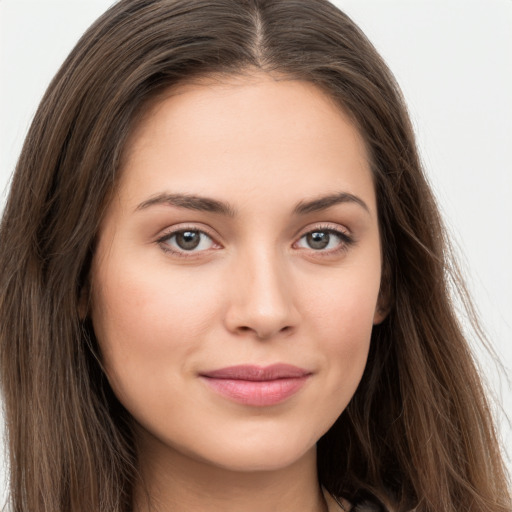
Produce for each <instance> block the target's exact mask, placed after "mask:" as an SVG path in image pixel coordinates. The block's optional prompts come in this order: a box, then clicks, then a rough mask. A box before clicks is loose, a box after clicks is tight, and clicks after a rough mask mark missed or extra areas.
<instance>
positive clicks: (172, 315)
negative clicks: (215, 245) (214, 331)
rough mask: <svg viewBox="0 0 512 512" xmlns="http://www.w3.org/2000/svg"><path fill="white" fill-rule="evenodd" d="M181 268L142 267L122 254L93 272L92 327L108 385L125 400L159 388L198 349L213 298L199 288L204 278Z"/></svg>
mask: <svg viewBox="0 0 512 512" xmlns="http://www.w3.org/2000/svg"><path fill="white" fill-rule="evenodd" d="M185 274H186V273H181V272H174V273H171V271H169V269H165V271H162V268H160V267H156V266H149V265H148V266H147V267H146V268H145V270H144V271H143V272H141V271H140V266H139V265H134V264H132V263H131V260H130V258H129V257H126V258H119V259H118V260H117V261H110V262H109V264H108V265H103V266H102V267H101V268H100V269H99V272H98V273H97V274H96V276H95V282H96V283H101V285H100V286H99V285H98V286H96V287H95V288H94V289H93V294H92V304H93V308H92V319H93V325H94V330H95V333H96V337H97V339H98V343H99V345H100V348H101V353H102V357H103V362H104V365H105V369H106V372H107V376H108V378H109V381H110V383H111V386H112V388H113V389H114V391H115V392H116V394H117V395H118V398H120V400H121V401H122V402H123V403H125V402H128V403H125V405H126V406H129V402H130V401H132V398H136V396H137V395H138V394H139V393H142V389H144V390H145V393H147V394H148V396H151V395H150V393H149V391H150V390H151V388H154V391H155V393H156V394H158V392H159V390H160V389H162V383H165V382H167V383H168V384H169V385H171V384H172V382H173V381H174V379H176V375H177V372H176V370H177V369H180V370H183V371H186V370H187V368H186V365H187V362H188V361H190V360H192V359H193V354H194V352H196V351H198V350H199V349H200V340H201V339H202V338H203V336H204V333H205V332H206V331H207V330H208V327H209V326H210V324H211V321H212V319H213V317H214V313H215V307H216V300H215V297H214V296H213V294H209V293H205V290H204V289H202V288H204V287H203V286H201V284H205V283H204V280H201V279H194V278H191V276H187V275H185ZM212 288H213V287H211V286H207V287H206V289H207V290H208V289H212ZM183 367H185V368H183ZM157 379H160V380H161V381H160V382H159V383H158V382H157ZM142 398H143V399H144V397H142Z"/></svg>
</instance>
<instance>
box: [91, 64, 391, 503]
mask: <svg viewBox="0 0 512 512" xmlns="http://www.w3.org/2000/svg"><path fill="white" fill-rule="evenodd" d="M340 193H344V194H351V195H352V196H354V197H355V198H356V200H354V199H353V198H352V197H349V200H345V201H342V202H338V203H336V204H332V205H331V206H329V207H324V208H322V209H319V210H317V211H309V212H302V213H297V212H296V211H295V210H296V207H297V205H298V204H304V203H305V202H309V201H312V200H316V199H318V198H321V197H324V196H333V195H338V194H340ZM163 194H187V195H194V196H201V197H208V198H213V199H215V200H217V201H221V202H223V203H226V204H228V205H229V208H230V211H229V215H227V214H226V212H224V213H222V212H220V213H219V212H211V211H201V210H197V209H192V208H188V207H185V206H183V205H181V206H179V205H178V206H177V205H175V204H174V205H173V204H170V203H169V202H165V201H162V200H161V199H162V195H163ZM317 206H318V205H317ZM324 206H325V205H324ZM180 229H181V230H184V229H185V230H189V231H193V230H196V232H195V236H196V237H197V236H199V237H200V238H201V242H200V245H199V246H198V247H197V248H196V249H195V250H192V251H188V252H187V251H186V250H183V249H182V248H181V249H180V246H179V245H178V238H177V237H176V236H172V232H173V231H174V232H175V231H179V230H180ZM328 230H331V231H328ZM197 231H202V232H204V233H206V234H207V235H199V234H198V233H197ZM311 231H316V232H321V237H322V240H326V239H328V240H329V244H328V246H327V247H326V248H324V249H318V246H315V247H314V248H312V247H311V244H310V239H308V238H307V237H306V236H305V235H306V233H308V232H311ZM334 231H338V232H340V233H341V234H342V235H336V234H335V233H334ZM343 236H347V237H350V239H352V243H346V242H345V241H344V239H343ZM380 279H381V248H380V239H379V230H378V219H377V209H376V198H375V190H374V185H373V181H372V176H371V172H370V166H369V162H368V155H367V152H366V149H365V144H364V141H363V139H362V137H361V135H360V134H359V133H358V131H357V130H356V128H355V127H354V125H353V123H352V122H351V121H350V119H349V117H348V116H347V115H346V114H345V113H344V112H343V111H342V110H341V109H340V108H339V106H337V105H335V104H334V103H333V101H331V99H330V98H329V97H327V96H326V95H325V94H324V93H323V92H322V91H320V90H319V89H317V88H316V87H315V86H313V85H311V84H309V83H305V82H301V81H293V80H287V79H282V78H281V79H276V77H271V76H269V75H266V74H261V73H256V74H253V75H245V76H243V77H237V78H229V79H227V78H226V79H223V80H222V81H216V82H210V83H195V84H189V85H182V86H180V87H179V88H177V89H174V90H173V91H169V93H168V94H167V95H166V96H165V97H164V98H161V99H160V100H159V101H158V102H156V103H155V104H153V105H152V106H151V108H150V109H149V110H148V112H147V113H146V115H145V117H144V118H143V120H142V121H141V122H140V123H139V125H138V126H137V128H136V129H135V130H134V132H133V134H132V136H131V139H130V141H129V144H128V150H127V153H126V158H125V162H124V166H123V169H122V174H121V179H120V183H119V187H118V189H117V191H116V194H115V196H114V199H113V200H112V202H111V204H110V206H109V208H108V210H107V213H106V215H105V217H104V219H103V222H102V226H101V230H100V233H99V238H98V245H97V250H96V253H95V256H94V258H93V265H92V272H91V291H90V304H91V309H90V314H91V316H92V320H93V324H94V328H95V332H96V335H97V338H98V341H99V343H100V347H101V351H102V356H103V359H104V364H105V369H106V372H107V376H108V378H109V381H110V384H111V386H112V388H113V390H114V392H115V393H116V395H117V396H118V398H119V400H120V401H121V402H122V403H123V404H124V406H125V407H126V408H127V410H128V411H129V412H130V413H131V414H132V416H133V418H134V419H135V422H136V433H137V443H138V450H139V453H140V463H141V472H142V476H143V479H144V483H143V484H141V485H140V486H139V487H138V488H137V491H136V503H135V510H137V511H146V510H149V503H148V495H149V496H151V502H152V506H153V507H154V508H153V509H152V510H156V511H158V512H161V511H170V510H172V511H173V512H180V511H185V510H187V511H189V510H201V511H223V512H226V511H227V512H229V511H238V512H240V511H244V512H251V511H258V512H261V511H262V510H265V511H267V512H270V511H280V512H283V511H288V510H289V511H292V510H293V511H294V512H296V511H298V510H301V511H321V510H322V511H323V510H327V509H328V505H327V503H326V501H325V499H324V497H323V495H322V493H321V490H320V487H319V484H318V482H317V477H316V449H315V443H316V442H317V440H318V439H319V438H320V437H321V436H322V435H323V434H324V433H325V432H326V431H327V430H328V429H329V427H330V426H331V425H332V424H333V423H334V421H335V420H336V418H337V417H338V416H339V415H340V414H341V413H342V411H343V410H344V409H345V407H346V406H347V404H348V402H349V401H350V399H351V397H352V396H353V394H354V392H355V390H356V388H357V385H358V383H359V381H360V379H361V376H362V373H363V370H364V367H365V364H366V359H367V355H368V349H369V343H370V334H371V330H372V327H373V325H374V324H375V323H378V322H380V321H381V320H382V319H383V316H384V314H383V313H382V308H381V307H380V304H379V287H380ZM277 362H281V363H288V364H293V365H296V366H298V367H301V368H304V369H307V370H308V372H310V375H309V377H308V378H307V380H306V382H305V384H304V386H303V387H302V388H301V389H300V390H299V391H298V392H297V393H296V394H294V395H293V396H291V397H290V398H288V399H286V400H284V401H283V402H281V403H278V404H276V405H272V406H263V407H255V406H250V405H245V404H241V403H236V402H234V401H232V400H230V399H228V398H226V397H225V396H222V395H219V394H218V393H216V392H215V391H213V390H212V389H211V388H210V387H209V386H208V385H206V384H205V382H204V379H202V378H200V374H201V373H202V372H205V371H210V370H213V369H218V368H224V367H228V366H232V365H238V364H255V365H261V366H266V365H269V364H273V363H277ZM143 487H144V489H146V490H147V493H146V492H143V490H142V489H143ZM331 506H332V505H331ZM332 510H334V508H332Z"/></svg>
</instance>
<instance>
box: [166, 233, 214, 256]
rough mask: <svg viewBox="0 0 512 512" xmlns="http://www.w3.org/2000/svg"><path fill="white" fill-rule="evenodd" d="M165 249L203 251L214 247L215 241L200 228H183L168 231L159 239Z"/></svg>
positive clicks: (178, 251) (182, 251) (181, 251)
mask: <svg viewBox="0 0 512 512" xmlns="http://www.w3.org/2000/svg"><path fill="white" fill-rule="evenodd" d="M158 243H159V244H160V245H161V246H162V247H163V249H164V250H166V251H169V252H173V253H178V254H180V253H181V254H182V253H187V252H189V253H190V252H201V251H207V250H208V249H212V248H213V247H214V246H215V242H214V241H213V240H212V238H211V237H210V236H208V235H207V234H206V233H205V232H203V231H200V230H198V229H183V230H179V231H174V232H172V233H168V234H166V235H165V236H163V237H162V238H160V239H159V240H158Z"/></svg>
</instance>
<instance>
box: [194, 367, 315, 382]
mask: <svg viewBox="0 0 512 512" xmlns="http://www.w3.org/2000/svg"><path fill="white" fill-rule="evenodd" d="M310 374H311V372H310V371H308V370H305V369H304V368H299V367H298V366H294V365H291V364H284V363H277V364H272V365H270V366H257V365H246V364H243V365H237V366H228V367H226V368H219V369H218V370H212V371H208V372H204V373H201V376H203V377H209V378H212V379H233V380H249V381H266V380H277V379H292V378H299V377H305V376H307V375H310Z"/></svg>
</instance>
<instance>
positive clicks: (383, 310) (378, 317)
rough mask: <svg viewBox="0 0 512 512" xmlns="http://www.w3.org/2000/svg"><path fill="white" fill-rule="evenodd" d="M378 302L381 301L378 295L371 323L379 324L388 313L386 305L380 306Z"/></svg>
mask: <svg viewBox="0 0 512 512" xmlns="http://www.w3.org/2000/svg"><path fill="white" fill-rule="evenodd" d="M380 302H381V301H380V297H379V300H378V301H377V306H376V308H375V313H374V315H373V325H379V324H380V323H382V322H383V321H384V320H385V319H386V317H387V316H388V313H389V308H388V307H386V306H382V305H381V304H380Z"/></svg>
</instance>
